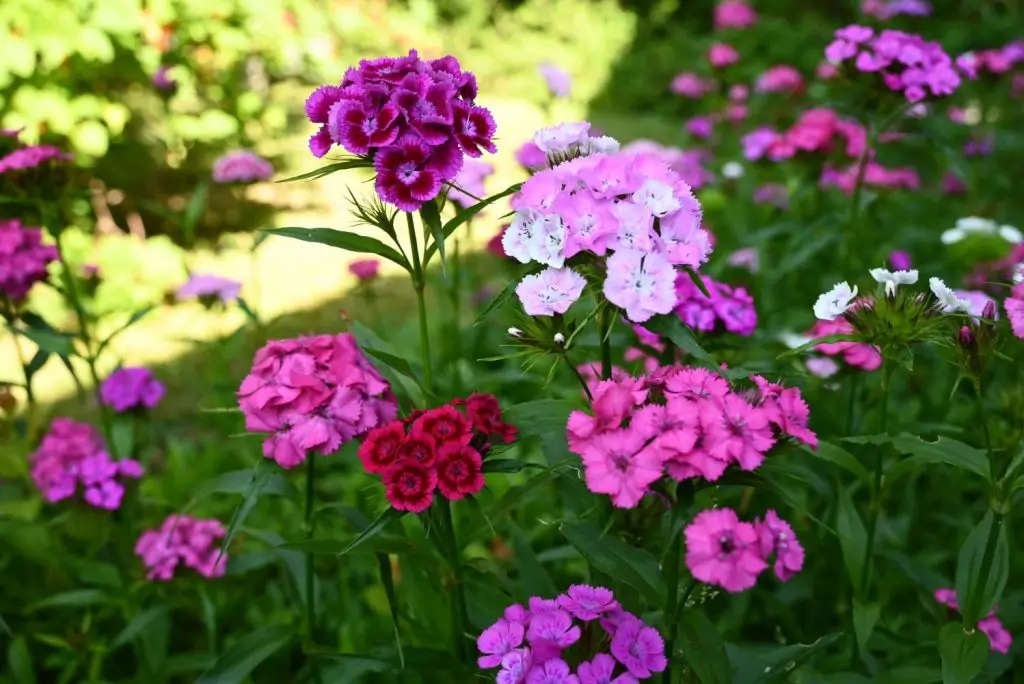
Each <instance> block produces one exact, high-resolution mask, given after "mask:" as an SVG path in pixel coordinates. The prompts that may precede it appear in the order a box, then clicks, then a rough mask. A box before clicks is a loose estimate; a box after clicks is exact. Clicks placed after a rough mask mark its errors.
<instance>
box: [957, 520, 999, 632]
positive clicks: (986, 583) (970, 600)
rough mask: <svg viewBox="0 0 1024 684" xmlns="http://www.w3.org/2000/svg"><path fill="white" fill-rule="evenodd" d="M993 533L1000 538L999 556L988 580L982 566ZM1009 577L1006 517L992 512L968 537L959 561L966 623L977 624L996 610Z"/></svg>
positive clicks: (960, 595) (959, 595)
mask: <svg viewBox="0 0 1024 684" xmlns="http://www.w3.org/2000/svg"><path fill="white" fill-rule="evenodd" d="M993 525H996V527H997V529H995V530H993V529H992V526H993ZM990 534H995V535H997V537H996V546H995V553H994V554H993V556H992V567H991V569H990V570H989V573H988V577H982V576H981V566H982V562H983V559H984V556H985V546H986V545H987V544H988V540H989V535H990ZM1009 577H1010V544H1009V541H1008V540H1007V536H1006V527H1005V526H1004V525H1003V524H1002V518H1001V517H1000V518H999V519H998V520H997V519H996V517H995V513H993V512H992V511H991V510H990V511H988V512H987V513H986V514H985V517H984V518H982V520H981V522H980V523H978V524H977V526H976V527H975V528H974V529H973V530H972V531H971V533H970V534H969V535H968V536H967V541H965V542H964V545H963V547H961V549H960V554H959V556H958V558H957V562H956V581H955V584H954V586H955V587H956V596H957V602H958V603H959V604H960V613H961V614H962V615H963V616H964V622H965V624H968V625H974V624H977V623H978V620H980V619H981V618H982V617H984V616H985V615H987V614H988V612H989V611H990V610H992V607H993V606H994V605H995V604H996V602H998V601H999V597H1000V596H1002V593H1003V590H1004V589H1005V588H1006V582H1007V580H1008V579H1009Z"/></svg>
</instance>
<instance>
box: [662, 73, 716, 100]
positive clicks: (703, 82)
mask: <svg viewBox="0 0 1024 684" xmlns="http://www.w3.org/2000/svg"><path fill="white" fill-rule="evenodd" d="M714 89H715V82H714V81H713V80H711V79H708V78H702V77H701V76H699V75H697V74H695V73H693V72H692V71H684V72H682V73H680V74H677V75H676V77H675V78H673V79H672V84H671V85H670V86H669V90H671V91H672V92H673V93H675V94H676V95H682V96H683V97H688V98H690V99H692V100H699V99H700V98H702V97H704V95H706V94H707V93H710V92H711V91H713V90H714Z"/></svg>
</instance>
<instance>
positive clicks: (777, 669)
mask: <svg viewBox="0 0 1024 684" xmlns="http://www.w3.org/2000/svg"><path fill="white" fill-rule="evenodd" d="M840 637H842V634H826V635H825V636H823V637H821V638H819V639H818V640H817V641H815V642H813V643H810V644H793V645H791V646H782V647H781V648H776V647H772V648H765V649H757V650H754V649H746V648H740V647H739V646H734V645H733V644H726V650H727V651H728V653H729V662H730V663H731V664H732V681H733V684H763V683H764V682H770V681H773V680H775V679H778V678H779V677H784V676H786V675H787V674H789V673H791V672H792V671H793V670H795V669H796V668H797V667H798V666H800V665H802V664H804V663H805V662H807V661H808V660H810V659H811V657H812V656H813V655H814V654H816V653H817V652H819V651H822V650H824V649H825V648H827V647H829V646H831V645H832V644H834V643H835V642H836V641H838V640H839V638H840Z"/></svg>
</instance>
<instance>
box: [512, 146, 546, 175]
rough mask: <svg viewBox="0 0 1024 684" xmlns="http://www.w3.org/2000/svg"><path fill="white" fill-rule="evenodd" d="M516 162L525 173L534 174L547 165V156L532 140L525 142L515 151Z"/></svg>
mask: <svg viewBox="0 0 1024 684" xmlns="http://www.w3.org/2000/svg"><path fill="white" fill-rule="evenodd" d="M516 161H517V162H519V165H520V166H522V167H523V168H524V169H526V170H527V171H530V172H534V171H539V170H541V169H543V168H544V167H545V166H547V165H548V155H547V154H545V153H544V150H542V149H540V148H539V147H537V143H535V142H534V141H533V140H527V141H526V142H525V143H523V144H522V145H520V146H519V149H518V150H516Z"/></svg>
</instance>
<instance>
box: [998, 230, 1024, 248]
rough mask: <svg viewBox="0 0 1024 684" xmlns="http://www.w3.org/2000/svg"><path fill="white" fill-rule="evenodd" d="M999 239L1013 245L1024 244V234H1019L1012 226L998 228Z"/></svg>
mask: <svg viewBox="0 0 1024 684" xmlns="http://www.w3.org/2000/svg"><path fill="white" fill-rule="evenodd" d="M999 237H1001V238H1003V239H1004V240H1006V241H1007V242H1012V243H1013V244H1015V245H1019V244H1020V243H1021V242H1024V233H1021V232H1020V231H1019V230H1017V229H1016V228H1014V227H1013V226H999Z"/></svg>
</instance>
